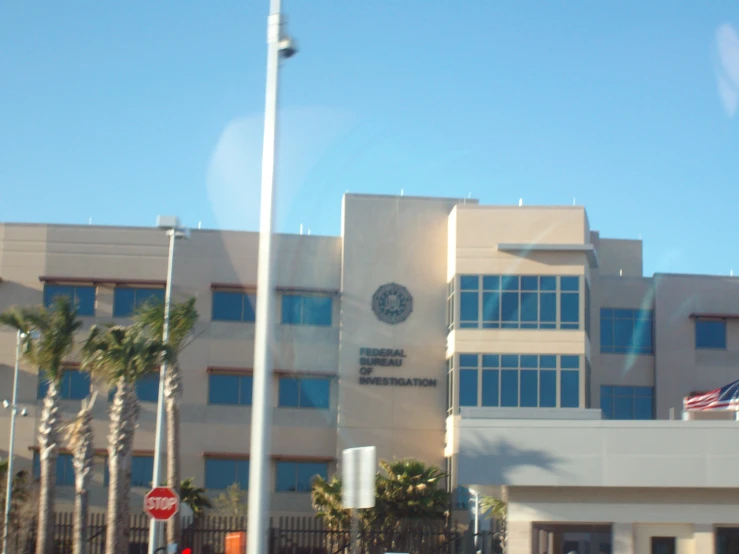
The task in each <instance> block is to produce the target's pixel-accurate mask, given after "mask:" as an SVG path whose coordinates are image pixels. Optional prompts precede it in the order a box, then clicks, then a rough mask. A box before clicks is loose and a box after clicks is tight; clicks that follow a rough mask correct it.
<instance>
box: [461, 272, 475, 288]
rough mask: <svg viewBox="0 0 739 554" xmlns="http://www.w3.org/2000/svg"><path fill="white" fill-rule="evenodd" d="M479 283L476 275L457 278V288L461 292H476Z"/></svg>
mask: <svg viewBox="0 0 739 554" xmlns="http://www.w3.org/2000/svg"><path fill="white" fill-rule="evenodd" d="M479 282H480V280H479V278H478V276H477V275H462V276H461V277H460V278H459V288H460V289H461V290H478V288H479V287H480V285H479Z"/></svg>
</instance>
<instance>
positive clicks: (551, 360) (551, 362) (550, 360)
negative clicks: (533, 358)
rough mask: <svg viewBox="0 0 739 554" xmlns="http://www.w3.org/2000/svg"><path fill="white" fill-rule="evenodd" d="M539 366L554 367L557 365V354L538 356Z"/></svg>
mask: <svg viewBox="0 0 739 554" xmlns="http://www.w3.org/2000/svg"><path fill="white" fill-rule="evenodd" d="M539 367H541V368H547V369H554V368H556V367H557V356H551V355H547V356H539Z"/></svg>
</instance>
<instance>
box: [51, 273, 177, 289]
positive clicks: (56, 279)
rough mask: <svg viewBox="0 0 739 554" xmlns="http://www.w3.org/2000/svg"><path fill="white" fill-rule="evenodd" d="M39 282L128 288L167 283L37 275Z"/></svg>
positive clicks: (150, 280) (164, 284)
mask: <svg viewBox="0 0 739 554" xmlns="http://www.w3.org/2000/svg"><path fill="white" fill-rule="evenodd" d="M38 280H39V281H41V282H42V283H50V284H69V285H114V286H130V287H162V288H164V287H165V286H166V285H167V281H164V280H161V279H114V278H105V277H63V276H50V275H39V278H38Z"/></svg>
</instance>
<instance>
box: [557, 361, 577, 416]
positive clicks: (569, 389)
mask: <svg viewBox="0 0 739 554" xmlns="http://www.w3.org/2000/svg"><path fill="white" fill-rule="evenodd" d="M563 357H564V356H563ZM559 405H560V407H561V408H579V407H580V372H579V371H571V370H562V372H561V373H560V397H559Z"/></svg>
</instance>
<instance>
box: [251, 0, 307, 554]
mask: <svg viewBox="0 0 739 554" xmlns="http://www.w3.org/2000/svg"><path fill="white" fill-rule="evenodd" d="M296 52H297V48H296V47H295V44H294V43H293V40H292V39H291V38H290V37H288V36H287V35H286V34H284V29H283V21H282V14H281V12H280V0H270V10H269V17H268V19H267V85H266V90H265V103H264V144H263V146H262V190H261V195H262V198H261V207H260V212H259V258H258V266H257V313H256V325H255V332H254V389H253V392H252V409H251V413H252V416H251V417H252V420H251V446H250V449H249V454H250V456H249V460H250V462H249V523H248V529H247V537H248V540H247V541H246V546H247V554H266V553H267V550H268V547H269V546H268V542H267V532H268V529H267V522H268V521H269V494H270V490H269V484H270V483H271V482H272V479H271V475H270V465H269V461H270V430H271V420H272V402H271V401H272V355H271V347H272V337H273V326H274V308H275V291H274V283H273V278H272V274H273V268H272V265H273V256H272V223H273V221H272V220H273V218H274V204H273V200H274V184H275V146H276V131H277V96H278V76H279V69H280V58H281V57H283V58H289V57H291V56H293V55H294V54H295V53H296Z"/></svg>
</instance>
